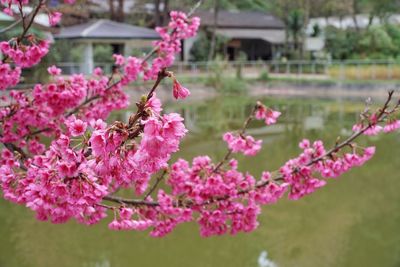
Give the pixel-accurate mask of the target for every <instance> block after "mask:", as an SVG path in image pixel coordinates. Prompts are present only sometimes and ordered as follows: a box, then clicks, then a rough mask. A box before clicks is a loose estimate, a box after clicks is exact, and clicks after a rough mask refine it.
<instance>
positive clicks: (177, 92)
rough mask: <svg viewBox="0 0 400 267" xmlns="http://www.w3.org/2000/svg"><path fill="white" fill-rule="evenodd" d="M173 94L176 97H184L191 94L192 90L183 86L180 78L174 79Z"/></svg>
mask: <svg viewBox="0 0 400 267" xmlns="http://www.w3.org/2000/svg"><path fill="white" fill-rule="evenodd" d="M173 95H174V97H175V99H184V98H186V97H188V96H189V95H190V91H189V90H188V89H186V88H185V87H183V86H182V85H181V84H180V83H179V82H178V80H176V79H174V84H173Z"/></svg>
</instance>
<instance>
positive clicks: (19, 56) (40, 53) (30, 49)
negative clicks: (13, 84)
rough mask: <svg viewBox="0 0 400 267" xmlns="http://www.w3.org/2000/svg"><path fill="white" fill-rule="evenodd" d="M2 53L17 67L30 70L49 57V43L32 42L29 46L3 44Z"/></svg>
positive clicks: (0, 49)
mask: <svg viewBox="0 0 400 267" xmlns="http://www.w3.org/2000/svg"><path fill="white" fill-rule="evenodd" d="M0 51H1V52H2V53H3V54H4V55H6V56H7V57H9V58H11V59H12V60H13V61H14V63H15V64H16V65H17V66H19V67H21V68H29V67H32V66H34V65H36V64H38V63H39V62H40V60H41V59H42V58H43V57H44V56H45V55H47V53H48V52H49V41H46V40H42V41H39V42H35V41H34V40H32V41H31V42H30V44H29V45H24V44H21V43H14V44H10V43H9V42H1V43H0Z"/></svg>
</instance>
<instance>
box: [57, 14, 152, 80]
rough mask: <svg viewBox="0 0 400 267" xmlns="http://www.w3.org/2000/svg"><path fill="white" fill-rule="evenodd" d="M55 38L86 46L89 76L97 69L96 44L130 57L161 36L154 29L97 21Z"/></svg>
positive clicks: (76, 27) (65, 29)
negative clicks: (110, 47)
mask: <svg viewBox="0 0 400 267" xmlns="http://www.w3.org/2000/svg"><path fill="white" fill-rule="evenodd" d="M54 38H55V39H56V40H69V41H71V42H74V43H79V44H83V45H85V50H84V63H85V66H86V68H87V69H86V70H84V72H85V73H87V74H89V73H91V72H92V70H93V69H94V67H95V66H94V59H93V45H94V44H109V45H111V46H112V47H113V52H114V53H119V54H123V55H125V56H129V55H130V53H131V51H132V50H133V49H142V50H144V49H148V48H149V47H150V46H151V42H152V41H154V40H157V39H159V38H160V36H159V34H158V33H157V32H156V31H155V30H152V29H148V28H144V27H138V26H133V25H130V24H126V23H120V22H115V21H111V20H108V19H97V20H91V21H89V22H87V23H83V24H78V25H74V26H69V27H63V28H61V29H60V32H59V33H58V34H55V35H54Z"/></svg>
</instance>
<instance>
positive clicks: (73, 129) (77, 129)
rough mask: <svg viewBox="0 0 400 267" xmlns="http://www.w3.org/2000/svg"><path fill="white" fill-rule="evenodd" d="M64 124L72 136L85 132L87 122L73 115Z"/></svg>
mask: <svg viewBox="0 0 400 267" xmlns="http://www.w3.org/2000/svg"><path fill="white" fill-rule="evenodd" d="M66 124H67V127H68V130H69V131H70V133H71V135H72V136H74V137H76V136H81V135H83V134H85V132H86V128H87V123H86V122H84V121H82V120H79V119H76V118H75V116H71V118H70V119H69V120H68V121H67V122H66Z"/></svg>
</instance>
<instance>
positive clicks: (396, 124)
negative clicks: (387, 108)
mask: <svg viewBox="0 0 400 267" xmlns="http://www.w3.org/2000/svg"><path fill="white" fill-rule="evenodd" d="M397 129H400V120H395V121H389V122H388V123H387V124H386V125H385V127H384V128H383V131H384V132H385V133H391V132H394V131H396V130H397Z"/></svg>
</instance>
